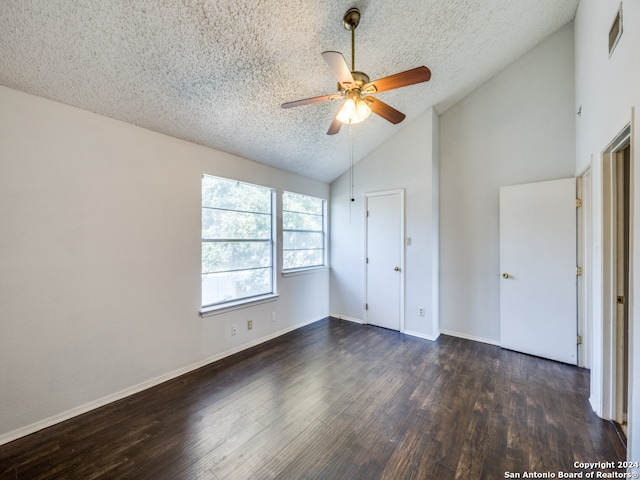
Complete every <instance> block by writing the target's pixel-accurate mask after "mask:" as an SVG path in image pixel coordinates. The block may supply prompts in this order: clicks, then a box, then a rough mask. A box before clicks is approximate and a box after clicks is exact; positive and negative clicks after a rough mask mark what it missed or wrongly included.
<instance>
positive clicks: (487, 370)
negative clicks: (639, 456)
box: [0, 319, 625, 480]
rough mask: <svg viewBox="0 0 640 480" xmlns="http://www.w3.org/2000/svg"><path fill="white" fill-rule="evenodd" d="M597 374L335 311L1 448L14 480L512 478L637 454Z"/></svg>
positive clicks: (1, 472) (0, 458) (5, 470)
mask: <svg viewBox="0 0 640 480" xmlns="http://www.w3.org/2000/svg"><path fill="white" fill-rule="evenodd" d="M588 389H589V373H588V371H586V370H583V369H579V368H576V367H571V366H568V365H564V364H561V363H556V362H552V361H547V360H542V359H539V358H535V357H530V356H527V355H522V354H518V353H515V352H511V351H507V350H502V349H500V348H499V347H495V346H492V345H486V344H482V343H476V342H472V341H468V340H463V339H459V338H454V337H449V336H442V337H440V339H439V340H438V341H437V342H430V341H427V340H421V339H418V338H414V337H410V336H404V335H401V334H399V333H397V332H392V331H389V330H384V329H380V328H376V327H368V326H362V325H357V324H354V323H350V322H345V321H340V320H336V319H326V320H323V321H320V322H317V323H315V324H312V325H310V326H307V327H304V328H301V329H299V330H296V331H294V332H291V333H289V334H287V335H284V336H282V337H279V338H277V339H275V340H272V341H269V342H267V343H264V344H262V345H259V346H257V347H254V348H252V349H250V350H247V351H244V352H241V353H239V354H237V355H234V356H232V357H228V358H226V359H224V360H221V361H219V362H216V363H213V364H211V365H208V366H206V367H203V368H201V369H199V370H197V371H194V372H191V373H189V374H186V375H183V376H181V377H179V378H176V379H174V380H171V381H168V382H165V383H163V384H161V385H159V386H157V387H154V388H151V389H149V390H146V391H144V392H141V393H139V394H136V395H133V396H131V397H128V398H126V399H123V400H121V401H118V402H114V403H112V404H110V405H107V406H105V407H102V408H100V409H97V410H94V411H92V412H89V413H87V414H84V415H81V416H79V417H76V418H74V419H71V420H69V421H66V422H64V423H61V424H58V425H55V426H53V427H50V428H47V429H45V430H42V431H40V432H37V433H34V434H32V435H29V436H27V437H24V438H22V439H19V440H16V441H14V442H11V443H9V444H6V445H3V446H0V478H1V479H3V480H4V479H29V480H34V479H53V478H61V479H62V478H64V479H76V478H81V479H91V478H100V479H172V480H182V479H185V480H186V479H188V480H195V479H206V480H226V479H242V480H245V479H252V480H253V479H269V478H277V479H287V480H289V479H363V480H372V479H383V478H384V479H392V480H399V479H402V480H404V479H453V478H456V479H465V480H466V479H483V478H486V479H498V478H506V477H505V472H514V473H520V474H522V473H523V472H525V471H526V472H555V473H556V475H557V472H558V471H564V472H579V471H583V470H581V469H579V468H575V467H574V462H575V461H580V462H598V461H603V462H605V461H608V462H611V461H617V460H624V459H625V449H624V446H623V445H622V443H621V442H620V440H619V438H618V436H617V433H616V431H615V428H614V427H613V425H612V424H611V423H609V422H606V421H604V420H601V419H599V418H598V417H597V416H596V415H595V414H594V413H593V412H592V410H591V408H590V406H589V403H588Z"/></svg>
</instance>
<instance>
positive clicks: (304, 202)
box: [282, 192, 323, 215]
mask: <svg viewBox="0 0 640 480" xmlns="http://www.w3.org/2000/svg"><path fill="white" fill-rule="evenodd" d="M322 204H323V200H322V199H321V198H314V197H309V196H308V195H301V194H298V193H290V192H284V195H283V196H282V209H283V210H288V211H291V212H300V213H311V214H315V215H322V213H323V212H322V206H323V205H322Z"/></svg>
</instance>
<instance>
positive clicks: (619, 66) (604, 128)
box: [575, 0, 640, 461]
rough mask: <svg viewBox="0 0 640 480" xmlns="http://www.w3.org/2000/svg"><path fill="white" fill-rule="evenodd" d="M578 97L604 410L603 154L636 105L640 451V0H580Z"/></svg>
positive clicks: (638, 443)
mask: <svg viewBox="0 0 640 480" xmlns="http://www.w3.org/2000/svg"><path fill="white" fill-rule="evenodd" d="M621 3H622V7H623V35H622V37H621V38H620V42H619V43H618V46H617V47H616V50H615V52H614V54H613V55H612V56H611V58H609V54H608V34H609V29H610V27H611V24H612V22H613V19H614V17H615V15H616V13H617V10H618V7H619V6H620V4H621ZM575 44H576V54H575V57H576V61H575V65H576V67H575V69H576V72H575V73H576V76H575V85H576V92H575V102H576V110H577V109H578V107H579V106H582V115H581V116H580V117H577V118H576V172H578V173H580V172H582V171H583V170H584V169H585V168H586V167H587V166H588V165H589V164H590V162H591V161H592V159H593V161H592V163H591V178H592V182H593V188H592V191H593V231H594V238H593V247H594V258H593V265H594V271H593V285H594V299H593V300H594V303H593V312H594V331H593V335H592V339H593V342H594V343H593V362H592V363H593V368H592V370H591V403H592V405H593V406H594V409H595V410H596V411H597V412H598V413H600V414H602V413H603V410H604V411H605V412H606V410H607V405H606V404H605V403H606V402H604V399H605V397H606V396H607V395H606V394H607V392H606V391H605V390H606V389H603V385H604V384H605V383H606V379H605V378H604V375H605V372H604V371H603V366H604V362H603V348H604V345H603V335H602V329H603V325H602V308H603V302H602V287H601V286H602V258H601V257H602V237H601V233H600V232H601V231H602V158H601V152H602V151H603V150H604V149H605V148H606V147H607V145H608V144H609V143H610V142H611V141H612V140H613V139H614V138H615V137H616V136H617V135H618V133H620V132H621V131H622V130H623V129H624V127H625V126H626V125H627V124H628V123H629V122H630V121H631V109H632V107H634V106H635V107H636V114H635V117H636V130H635V138H634V140H633V141H634V142H635V148H634V150H633V151H632V155H633V159H632V161H633V163H634V170H633V173H632V176H633V183H634V187H633V188H634V190H633V193H632V194H633V205H632V223H633V226H632V250H633V258H632V262H633V266H632V274H631V275H632V289H633V290H632V294H631V304H630V308H631V325H630V328H631V332H630V334H631V341H630V348H631V373H630V377H631V402H630V412H629V433H628V449H627V455H628V458H629V459H630V460H634V461H637V460H638V458H640V414H639V413H638V412H640V382H638V381H633V379H634V376H635V377H637V372H639V371H640V348H637V347H635V346H636V345H640V319H638V314H637V308H636V307H635V305H636V304H637V301H636V300H635V299H637V298H640V282H638V281H637V278H638V272H640V258H639V255H638V252H640V230H639V229H640V217H639V214H640V209H639V208H638V205H640V189H639V188H638V186H639V185H640V168H638V165H640V149H638V144H637V142H638V138H639V137H638V135H640V129H639V128H638V125H637V123H638V118H639V112H638V107H639V106H640V83H638V79H639V78H640V57H638V45H640V2H637V1H635V0H623V1H622V2H620V1H619V0H581V2H580V5H579V7H578V11H577V13H576V18H575Z"/></svg>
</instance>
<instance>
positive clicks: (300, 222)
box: [282, 192, 325, 270]
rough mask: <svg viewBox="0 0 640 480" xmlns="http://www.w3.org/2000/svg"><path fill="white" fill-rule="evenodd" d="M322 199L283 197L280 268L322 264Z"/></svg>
mask: <svg viewBox="0 0 640 480" xmlns="http://www.w3.org/2000/svg"><path fill="white" fill-rule="evenodd" d="M324 205H325V202H324V200H322V199H320V198H314V197H309V196H307V195H301V194H298V193H289V192H284V193H283V195H282V244H283V246H282V250H283V251H282V268H283V270H287V269H291V268H305V267H317V266H321V265H324V242H325V238H324Z"/></svg>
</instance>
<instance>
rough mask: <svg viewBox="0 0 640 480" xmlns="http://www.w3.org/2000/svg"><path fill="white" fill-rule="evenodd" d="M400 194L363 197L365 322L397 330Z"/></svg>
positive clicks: (400, 231)
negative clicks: (364, 221)
mask: <svg viewBox="0 0 640 480" xmlns="http://www.w3.org/2000/svg"><path fill="white" fill-rule="evenodd" d="M402 218H403V214H402V198H401V193H400V192H395V193H388V194H385V193H382V194H370V195H369V196H367V259H366V277H367V278H366V283H367V284H366V292H367V310H366V317H367V323H369V324H371V325H377V326H379V327H384V328H389V329H392V330H400V314H401V310H402V309H401V305H400V302H401V298H402V292H401V290H402V275H403V273H402V264H401V262H402V245H403V242H402V235H403V230H402Z"/></svg>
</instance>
